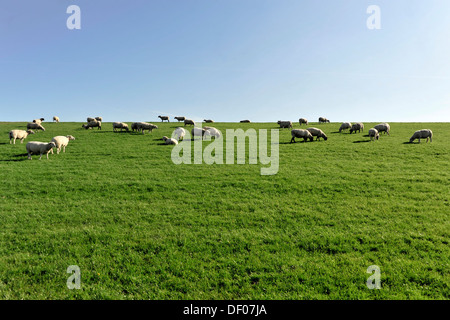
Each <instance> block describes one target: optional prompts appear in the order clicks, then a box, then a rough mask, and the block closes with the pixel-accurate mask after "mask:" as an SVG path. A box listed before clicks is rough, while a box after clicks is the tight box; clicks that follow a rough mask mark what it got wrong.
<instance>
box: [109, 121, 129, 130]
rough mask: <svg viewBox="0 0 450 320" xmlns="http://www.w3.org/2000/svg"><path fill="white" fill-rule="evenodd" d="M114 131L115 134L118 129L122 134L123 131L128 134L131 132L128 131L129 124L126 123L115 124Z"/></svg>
mask: <svg viewBox="0 0 450 320" xmlns="http://www.w3.org/2000/svg"><path fill="white" fill-rule="evenodd" d="M112 126H113V131H114V132H115V131H116V130H117V129H120V132H122V129H125V130H126V131H127V132H128V131H130V130H129V129H128V124H126V123H124V122H113V124H112Z"/></svg>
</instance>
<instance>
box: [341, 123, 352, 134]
mask: <svg viewBox="0 0 450 320" xmlns="http://www.w3.org/2000/svg"><path fill="white" fill-rule="evenodd" d="M351 127H352V124H351V123H350V122H343V123H342V124H341V127H340V128H339V132H341V131H342V130H347V129H350V128H351Z"/></svg>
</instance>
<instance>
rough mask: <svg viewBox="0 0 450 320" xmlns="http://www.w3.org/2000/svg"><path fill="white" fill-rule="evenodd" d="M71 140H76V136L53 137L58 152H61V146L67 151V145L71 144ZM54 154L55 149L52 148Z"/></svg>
mask: <svg viewBox="0 0 450 320" xmlns="http://www.w3.org/2000/svg"><path fill="white" fill-rule="evenodd" d="M70 140H75V137H74V136H56V137H53V139H52V141H51V142H54V143H55V146H56V154H59V152H60V151H61V148H62V149H63V152H66V147H67V145H68V144H69V141H70ZM51 152H52V154H53V149H52V150H51Z"/></svg>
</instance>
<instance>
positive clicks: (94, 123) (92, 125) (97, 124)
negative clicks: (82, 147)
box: [81, 120, 102, 130]
mask: <svg viewBox="0 0 450 320" xmlns="http://www.w3.org/2000/svg"><path fill="white" fill-rule="evenodd" d="M81 127H82V128H85V129H86V130H87V129H90V128H95V127H97V130H101V129H102V123H101V121H97V120H95V121H91V122H88V123H87V124H83V125H82V126H81Z"/></svg>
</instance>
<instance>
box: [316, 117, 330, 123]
mask: <svg viewBox="0 0 450 320" xmlns="http://www.w3.org/2000/svg"><path fill="white" fill-rule="evenodd" d="M327 122H330V120H328V119H327V118H324V117H319V123H327Z"/></svg>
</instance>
